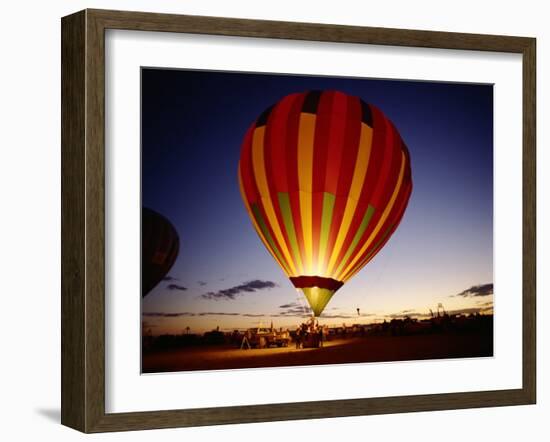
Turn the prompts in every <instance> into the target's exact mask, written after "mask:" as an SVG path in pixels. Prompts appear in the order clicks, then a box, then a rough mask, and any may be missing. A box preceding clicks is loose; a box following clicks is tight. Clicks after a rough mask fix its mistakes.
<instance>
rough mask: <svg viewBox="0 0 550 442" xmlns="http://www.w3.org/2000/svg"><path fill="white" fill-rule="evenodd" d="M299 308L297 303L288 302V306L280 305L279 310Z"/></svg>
mask: <svg viewBox="0 0 550 442" xmlns="http://www.w3.org/2000/svg"><path fill="white" fill-rule="evenodd" d="M295 307H300V304H299V303H297V302H289V303H288V304H283V305H280V306H279V308H295Z"/></svg>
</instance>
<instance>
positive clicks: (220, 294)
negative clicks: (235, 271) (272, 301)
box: [201, 279, 277, 300]
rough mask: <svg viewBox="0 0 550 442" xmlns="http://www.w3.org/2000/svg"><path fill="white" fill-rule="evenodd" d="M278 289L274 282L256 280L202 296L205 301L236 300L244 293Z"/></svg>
mask: <svg viewBox="0 0 550 442" xmlns="http://www.w3.org/2000/svg"><path fill="white" fill-rule="evenodd" d="M274 287H277V284H275V283H274V282H273V281H262V280H260V279H254V280H252V281H248V282H244V283H242V284H239V285H236V286H233V287H229V288H228V289H223V290H218V291H217V292H208V293H205V294H203V295H201V298H204V299H214V300H219V299H231V300H234V299H235V297H236V296H237V295H242V294H244V293H252V292H256V291H259V290H265V289H272V288H274Z"/></svg>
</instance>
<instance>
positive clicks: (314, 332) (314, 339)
mask: <svg viewBox="0 0 550 442" xmlns="http://www.w3.org/2000/svg"><path fill="white" fill-rule="evenodd" d="M325 337H326V331H325V327H324V326H323V325H319V321H318V320H317V319H315V317H314V316H312V317H311V318H310V319H308V320H307V321H306V322H303V323H302V324H300V325H299V326H298V327H297V328H296V338H295V341H296V348H297V349H298V348H304V344H309V345H307V346H308V347H322V346H323V341H324V340H325ZM308 341H309V342H308Z"/></svg>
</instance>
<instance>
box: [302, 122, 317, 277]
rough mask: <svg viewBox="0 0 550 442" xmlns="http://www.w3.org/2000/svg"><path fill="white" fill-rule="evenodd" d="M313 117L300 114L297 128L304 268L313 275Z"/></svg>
mask: <svg viewBox="0 0 550 442" xmlns="http://www.w3.org/2000/svg"><path fill="white" fill-rule="evenodd" d="M315 118H316V117H315V115H313V114H308V113H302V114H300V125H299V128H298V188H299V189H300V193H299V195H300V219H301V222H302V232H303V236H304V251H305V259H304V261H305V262H304V267H305V270H306V272H307V273H309V274H313V219H312V211H313V198H312V189H313V142H314V136H315Z"/></svg>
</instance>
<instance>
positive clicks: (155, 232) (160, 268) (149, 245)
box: [141, 207, 180, 297]
mask: <svg viewBox="0 0 550 442" xmlns="http://www.w3.org/2000/svg"><path fill="white" fill-rule="evenodd" d="M179 248H180V240H179V237H178V233H177V232H176V229H175V228H174V226H173V225H172V224H171V223H170V221H168V220H167V219H166V218H165V217H164V216H162V215H161V214H160V213H157V212H155V211H154V210H151V209H148V208H146V207H143V208H142V211H141V296H142V297H144V296H146V295H147V294H148V293H149V292H150V291H151V290H153V288H154V287H155V286H156V285H157V284H158V283H159V282H160V281H162V279H163V278H164V277H165V276H166V275H167V273H168V272H169V271H170V269H171V268H172V265H173V264H174V262H175V261H176V258H177V256H178V252H179Z"/></svg>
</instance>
